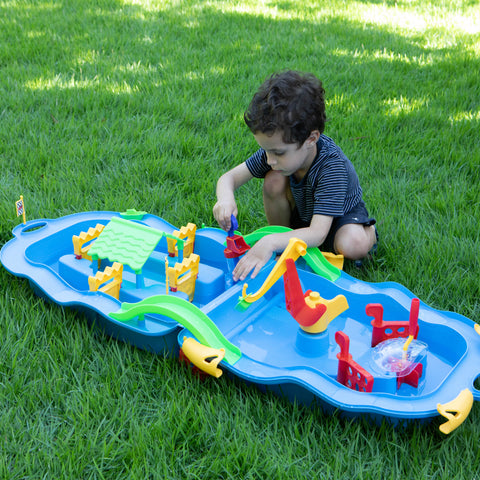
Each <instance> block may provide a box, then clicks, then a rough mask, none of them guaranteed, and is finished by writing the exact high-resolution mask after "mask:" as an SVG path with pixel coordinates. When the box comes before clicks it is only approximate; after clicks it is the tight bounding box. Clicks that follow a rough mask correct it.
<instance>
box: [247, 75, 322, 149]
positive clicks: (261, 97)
mask: <svg viewBox="0 0 480 480" xmlns="http://www.w3.org/2000/svg"><path fill="white" fill-rule="evenodd" d="M243 118H244V119H245V123H246V124H247V126H248V128H249V129H250V130H251V131H252V133H253V134H256V133H258V132H261V133H265V134H267V135H273V134H274V133H275V132H276V131H281V132H282V138H283V141H284V142H285V143H297V144H298V145H302V144H303V143H304V142H305V140H306V139H307V138H308V137H309V136H310V134H311V133H312V131H314V130H318V131H319V132H320V133H323V131H324V130H325V122H326V115H325V90H324V89H323V86H322V82H321V81H320V80H319V79H318V78H317V77H316V76H315V75H313V74H311V73H301V72H297V71H293V70H288V71H286V72H281V73H275V74H273V75H272V76H270V77H269V78H267V79H266V80H265V82H264V83H263V84H262V85H261V86H260V88H259V89H258V91H257V92H256V93H255V95H254V96H253V99H252V101H251V102H250V105H249V106H248V109H247V111H246V112H245V114H244V116H243Z"/></svg>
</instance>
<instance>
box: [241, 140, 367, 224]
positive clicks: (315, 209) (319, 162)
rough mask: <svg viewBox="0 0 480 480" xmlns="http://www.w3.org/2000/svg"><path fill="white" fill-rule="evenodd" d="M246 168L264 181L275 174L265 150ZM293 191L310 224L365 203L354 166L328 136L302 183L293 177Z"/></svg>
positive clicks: (251, 158)
mask: <svg viewBox="0 0 480 480" xmlns="http://www.w3.org/2000/svg"><path fill="white" fill-rule="evenodd" d="M246 165H247V167H248V169H249V170H250V173H251V174H252V175H253V176H254V177H256V178H264V177H265V175H266V174H267V173H268V172H269V171H270V170H271V167H270V166H269V165H268V164H267V154H266V153H265V150H263V148H260V149H259V150H258V151H257V152H255V153H254V154H253V155H252V156H251V157H250V158H249V159H248V160H247V161H246ZM289 178H290V188H291V190H292V195H293V198H294V200H295V204H296V206H297V209H298V212H299V214H300V218H301V219H302V220H303V221H304V222H306V223H310V221H311V220H312V216H313V215H327V216H329V217H341V216H343V215H345V214H346V213H348V212H349V211H350V210H351V209H352V208H354V207H356V206H357V204H358V203H359V202H360V201H361V199H362V188H361V187H360V183H359V181H358V176H357V172H355V168H354V167H353V165H352V162H350V160H349V159H348V158H347V157H346V156H345V154H344V153H343V152H342V150H341V148H340V147H339V146H337V145H336V144H335V143H334V141H333V140H332V139H331V138H329V137H327V136H326V135H321V136H320V138H319V140H318V142H317V156H316V157H315V160H314V161H313V163H312V165H311V166H310V168H309V170H308V172H307V174H306V175H305V176H304V177H303V178H302V180H301V181H300V182H297V181H296V180H295V178H294V177H293V175H292V176H290V177H289Z"/></svg>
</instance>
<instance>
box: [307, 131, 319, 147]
mask: <svg viewBox="0 0 480 480" xmlns="http://www.w3.org/2000/svg"><path fill="white" fill-rule="evenodd" d="M319 138H320V132H319V131H318V130H313V131H312V132H311V133H310V135H309V136H308V138H307V139H306V140H305V144H306V145H307V146H308V147H311V146H313V145H315V144H316V143H317V142H318V139H319Z"/></svg>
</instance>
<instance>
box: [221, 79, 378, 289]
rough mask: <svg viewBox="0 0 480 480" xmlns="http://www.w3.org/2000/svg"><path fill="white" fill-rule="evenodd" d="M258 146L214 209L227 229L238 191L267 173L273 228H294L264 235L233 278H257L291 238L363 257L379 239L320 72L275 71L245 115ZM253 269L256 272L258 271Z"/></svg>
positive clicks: (228, 180) (225, 184) (225, 181)
mask: <svg viewBox="0 0 480 480" xmlns="http://www.w3.org/2000/svg"><path fill="white" fill-rule="evenodd" d="M244 119H245V123H246V124H247V126H248V127H249V128H250V130H251V132H252V133H253V136H254V137H255V140H256V141H257V143H258V144H259V146H260V149H259V150H258V151H257V152H256V153H255V154H253V155H252V156H251V157H250V158H249V159H248V160H246V161H245V162H243V163H242V164H240V165H238V166H236V167H235V168H233V169H232V170H230V171H228V172H227V173H225V174H223V175H222V176H221V177H220V178H219V180H218V182H217V203H216V204H215V206H214V207H213V214H214V216H215V219H216V220H217V222H218V224H219V225H220V226H221V228H223V229H224V230H229V228H230V217H231V215H232V214H233V215H235V216H237V213H238V209H237V205H236V202H235V195H234V192H235V190H237V188H239V187H241V186H242V185H244V184H245V183H247V182H248V181H249V180H251V179H252V178H254V177H257V178H264V183H263V202H264V208H265V214H266V216H267V220H268V223H269V224H270V225H284V226H287V227H291V228H293V229H294V230H292V231H288V232H284V233H274V234H271V235H267V236H265V237H263V238H262V239H260V240H259V241H258V242H257V243H256V244H255V245H254V246H253V247H252V248H251V249H250V250H249V251H248V252H247V253H246V254H245V255H244V256H243V257H242V258H241V259H240V261H239V262H238V264H237V266H236V268H235V270H234V271H233V279H234V280H235V281H237V280H244V279H245V278H246V276H247V275H248V274H249V273H250V272H252V275H251V277H252V278H254V277H255V276H256V275H257V273H258V272H259V270H260V269H261V268H262V267H263V266H264V265H265V263H267V261H268V260H269V259H270V258H271V256H272V254H273V253H274V252H281V251H283V250H284V249H285V247H286V246H287V244H288V241H289V240H290V238H291V237H296V238H299V239H301V240H303V241H304V242H306V244H307V246H308V247H320V246H322V249H323V250H329V251H333V252H336V253H340V254H342V255H344V257H345V258H349V259H352V260H358V259H361V258H364V257H365V256H366V255H367V254H368V252H369V251H370V250H371V248H372V247H373V245H374V244H375V242H376V231H375V227H374V224H375V219H373V218H369V216H368V212H367V209H366V207H365V204H364V202H363V200H362V189H361V187H360V184H359V181H358V177H357V174H356V172H355V169H354V167H353V165H352V164H351V162H350V161H349V160H348V158H347V157H346V156H345V154H344V153H343V152H342V150H341V149H340V148H339V147H338V146H337V145H335V143H334V142H333V141H332V139H330V138H329V137H327V136H325V135H323V131H324V128H325V121H326V115H325V90H324V89H323V86H322V83H321V82H320V80H318V79H317V78H316V77H315V76H314V75H311V74H302V73H299V72H295V71H286V72H283V73H279V74H275V75H272V76H271V77H270V78H268V79H267V80H266V81H265V82H264V83H263V84H262V85H261V87H260V88H259V90H258V91H257V93H256V94H255V95H254V97H253V99H252V101H251V103H250V105H249V107H248V109H247V111H246V112H245V115H244ZM252 270H253V271H252Z"/></svg>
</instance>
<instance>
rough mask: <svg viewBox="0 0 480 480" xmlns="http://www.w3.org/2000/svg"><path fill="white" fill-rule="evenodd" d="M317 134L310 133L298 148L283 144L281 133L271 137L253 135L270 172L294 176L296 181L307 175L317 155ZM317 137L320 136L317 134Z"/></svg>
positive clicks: (296, 145)
mask: <svg viewBox="0 0 480 480" xmlns="http://www.w3.org/2000/svg"><path fill="white" fill-rule="evenodd" d="M317 133H318V132H312V135H310V137H309V138H307V140H305V142H304V143H303V145H301V146H300V147H299V146H298V144H296V143H284V141H283V138H282V132H280V131H277V132H275V133H274V134H273V135H267V134H266V133H262V132H258V133H256V134H255V135H254V137H255V140H256V141H257V143H258V144H259V145H260V147H262V148H263V149H264V150H265V152H266V154H267V163H268V165H270V167H272V170H276V171H279V172H280V173H281V174H282V175H285V176H286V177H287V176H290V175H295V176H296V177H297V178H298V179H301V178H303V176H304V175H305V174H306V173H307V171H308V169H309V168H310V165H311V164H312V162H313V160H314V159H315V156H316V154H317V149H316V141H317V140H318V136H317ZM318 135H320V134H319V133H318Z"/></svg>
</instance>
